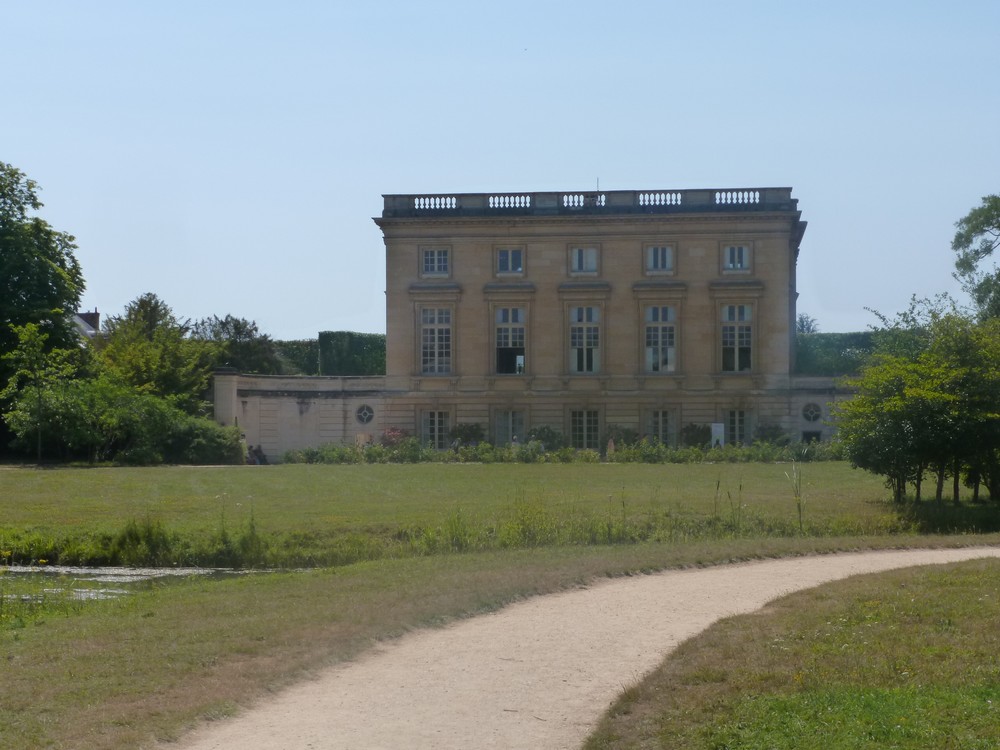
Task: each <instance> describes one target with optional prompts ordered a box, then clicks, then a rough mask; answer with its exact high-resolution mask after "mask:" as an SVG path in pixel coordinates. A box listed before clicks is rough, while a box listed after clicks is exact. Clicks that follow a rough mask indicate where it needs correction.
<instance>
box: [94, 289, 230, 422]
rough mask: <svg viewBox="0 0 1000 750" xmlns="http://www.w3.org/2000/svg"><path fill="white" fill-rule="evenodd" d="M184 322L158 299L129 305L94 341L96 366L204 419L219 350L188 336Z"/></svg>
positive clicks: (144, 297)
mask: <svg viewBox="0 0 1000 750" xmlns="http://www.w3.org/2000/svg"><path fill="white" fill-rule="evenodd" d="M190 330H191V324H190V321H187V320H180V319H179V318H177V316H176V315H174V312H173V310H171V308H170V306H169V305H167V304H166V303H165V302H164V301H163V300H161V299H160V298H159V297H157V296H156V295H155V294H152V293H147V294H143V295H142V296H140V297H138V298H136V299H135V300H133V301H132V302H130V303H129V304H128V305H127V306H126V308H125V312H124V313H123V314H122V315H117V316H111V317H109V318H108V319H107V320H105V322H104V326H103V329H102V331H101V333H100V335H99V336H97V337H96V338H95V339H94V346H95V349H96V352H97V360H98V362H99V364H100V366H101V367H102V368H103V369H104V371H105V372H107V373H108V374H109V375H110V376H111V377H112V379H114V380H116V381H118V382H120V383H124V384H127V385H131V386H134V387H135V388H137V389H139V390H140V391H141V392H143V393H150V394H153V395H156V396H161V397H163V398H166V399H168V400H170V402H171V403H173V404H174V405H176V406H177V407H179V408H181V409H183V410H184V411H186V412H187V413H189V414H197V413H203V412H204V411H205V410H206V408H207V405H206V403H205V401H204V396H205V393H206V392H207V390H208V384H209V379H210V376H211V372H212V368H213V366H214V364H215V362H216V361H217V360H218V356H219V350H220V345H219V344H217V343H215V342H211V341H205V340H201V339H193V338H190V337H189V336H188V333H189V331H190Z"/></svg>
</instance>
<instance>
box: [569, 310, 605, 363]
mask: <svg viewBox="0 0 1000 750" xmlns="http://www.w3.org/2000/svg"><path fill="white" fill-rule="evenodd" d="M569 320H570V324H569V369H570V372H598V371H599V370H600V353H601V349H600V343H601V332H600V322H601V311H600V309H599V308H596V307H572V308H570V317H569Z"/></svg>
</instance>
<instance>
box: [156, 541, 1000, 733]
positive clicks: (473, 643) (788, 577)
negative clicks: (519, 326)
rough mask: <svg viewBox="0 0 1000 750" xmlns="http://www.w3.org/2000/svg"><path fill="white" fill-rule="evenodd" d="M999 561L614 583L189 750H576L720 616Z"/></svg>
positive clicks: (256, 711) (412, 643)
mask: <svg viewBox="0 0 1000 750" xmlns="http://www.w3.org/2000/svg"><path fill="white" fill-rule="evenodd" d="M987 556H989V557H1000V548H974V549H957V550H932V551H920V550H918V551H894V552H870V553H859V554H842V555H827V556H821V557H808V558H794V559H788V560H776V561H767V562H755V563H748V564H744V565H731V566H723V567H715V568H706V569H698V570H686V571H671V572H666V573H659V574H655V575H648V576H638V577H633V578H623V579H614V580H608V581H602V582H600V583H597V584H594V585H593V586H591V587H589V588H586V589H580V590H576V591H571V592H567V593H562V594H555V595H552V596H544V597H537V598H535V599H530V600H528V601H525V602H521V603H518V604H515V605H512V606H510V607H507V608H506V609H503V610H501V611H500V612H497V613H495V614H491V615H485V616H482V617H476V618H473V619H470V620H464V621H461V622H458V623H455V624H453V625H451V626H449V627H445V628H442V629H439V630H427V631H421V632H418V633H414V634H412V635H409V636H407V637H404V638H402V639H400V640H398V641H395V642H392V643H389V644H385V645H382V646H379V647H378V648H377V649H375V650H373V651H371V652H369V653H368V654H367V655H365V656H364V657H362V658H360V659H358V660H357V661H355V662H351V663H348V664H344V665H341V666H338V667H334V668H331V669H329V670H327V671H325V672H323V673H322V674H321V675H320V676H319V677H318V678H316V679H314V680H311V681H309V682H306V683H302V684H300V685H296V686H294V687H292V688H290V689H288V690H286V691H284V692H283V693H281V694H279V695H278V696H277V697H275V698H274V699H273V700H272V701H270V702H268V703H265V704H262V705H260V706H258V707H256V708H253V709H251V710H249V711H247V712H246V713H244V714H242V715H240V716H238V717H236V718H234V719H228V720H225V721H221V722H218V723H214V724H210V725H206V726H205V727H204V728H202V729H199V730H197V731H196V732H194V733H193V734H192V735H189V736H188V737H187V738H185V740H184V741H182V742H180V743H178V745H179V746H180V747H181V748H183V750H223V749H225V750H229V749H230V748H238V750H258V749H259V750H276V749H279V748H280V749H281V750H306V749H308V750H332V749H333V748H337V749H338V750H340V749H344V750H347V749H348V748H349V749H350V750H373V749H375V748H387V749H389V748H391V749H392V750H397V749H399V748H406V749H407V750H410V749H413V748H448V749H450V748H454V749H455V750H469V749H470V748H477V749H482V748H503V749H504V750H512V749H515V748H524V750H529V749H530V750H539V749H548V748H578V747H579V746H580V744H581V743H582V742H583V740H584V739H585V738H586V737H587V735H588V734H589V733H590V732H591V730H592V728H593V726H594V724H595V723H596V722H597V720H598V719H599V718H600V716H601V714H602V713H603V712H604V711H605V709H607V707H608V706H609V704H610V703H611V702H612V701H614V700H615V698H616V697H617V696H618V694H619V693H620V692H621V690H622V688H623V687H624V686H626V685H628V684H630V683H632V682H634V681H636V680H638V679H639V678H640V677H642V676H643V675H644V674H645V673H647V672H649V671H650V670H652V669H653V668H654V667H656V666H657V665H658V664H659V663H660V662H661V661H662V659H663V657H664V656H665V655H666V654H668V653H669V652H670V651H671V650H673V649H674V648H675V647H676V646H677V644H678V643H679V642H680V641H683V640H684V639H686V638H690V637H691V636H693V635H695V634H696V633H698V632H699V631H701V630H703V629H705V628H707V627H708V626H709V625H711V624H712V623H713V622H715V621H716V620H718V619H720V618H723V617H727V616H729V615H734V614H740V613H745V612H752V611H753V610H756V609H759V608H760V607H762V606H764V605H765V604H766V603H767V602H768V601H770V600H772V599H774V598H776V597H779V596H781V595H783V594H787V593H790V592H792V591H798V590H800V589H805V588H810V587H813V586H817V585H819V584H822V583H826V582H828V581H833V580H837V579H840V578H846V577H848V576H851V575H855V574H859V573H871V572H877V571H883V570H890V569H893V568H902V567H909V566H912V565H927V564H934V563H946V562H955V561H959V560H967V559H971V558H976V557H987ZM178 745H172V746H171V747H177V746H178Z"/></svg>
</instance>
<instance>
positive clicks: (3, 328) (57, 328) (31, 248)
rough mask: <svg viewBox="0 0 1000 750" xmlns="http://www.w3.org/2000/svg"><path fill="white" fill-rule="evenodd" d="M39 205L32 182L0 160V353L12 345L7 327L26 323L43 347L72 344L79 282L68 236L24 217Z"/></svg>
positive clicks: (81, 285) (13, 337)
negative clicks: (37, 331) (36, 332)
mask: <svg viewBox="0 0 1000 750" xmlns="http://www.w3.org/2000/svg"><path fill="white" fill-rule="evenodd" d="M41 206H42V203H41V201H39V200H38V185H37V184H36V183H35V181H34V180H30V179H28V178H27V177H26V176H25V175H24V173H23V172H21V171H20V170H19V169H16V168H15V167H13V166H11V165H10V164H7V163H5V162H0V354H2V353H4V352H9V351H11V350H12V349H13V348H14V347H15V346H17V345H18V339H17V335H16V334H15V333H14V328H12V326H15V327H16V326H24V325H26V324H28V323H34V324H36V325H38V326H39V329H40V332H41V333H44V334H45V335H46V337H47V339H46V342H47V343H46V345H47V346H48V348H60V347H62V348H65V347H69V346H73V345H75V344H76V343H77V334H76V329H75V327H74V326H73V322H72V319H71V316H72V314H73V312H75V311H76V309H77V308H78V307H79V304H80V296H81V295H82V294H83V289H84V281H83V272H82V271H81V269H80V264H79V263H78V262H77V260H76V257H75V256H74V254H73V251H74V250H75V249H76V245H75V244H74V239H73V237H71V236H70V235H68V234H65V233H64V232H57V231H55V230H54V229H53V228H52V227H51V226H49V225H48V224H47V223H46V222H45V221H43V220H42V219H40V218H38V217H32V216H29V213H30V212H31V211H36V210H38V209H39V208H41ZM4 374H5V375H6V376H9V373H4ZM5 379H6V377H5V378H4V380H5Z"/></svg>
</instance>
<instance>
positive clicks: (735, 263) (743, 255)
mask: <svg viewBox="0 0 1000 750" xmlns="http://www.w3.org/2000/svg"><path fill="white" fill-rule="evenodd" d="M723 266H724V267H725V269H726V270H727V271H749V270H750V248H749V247H747V246H746V245H729V246H728V247H726V250H725V253H724V254H723Z"/></svg>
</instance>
